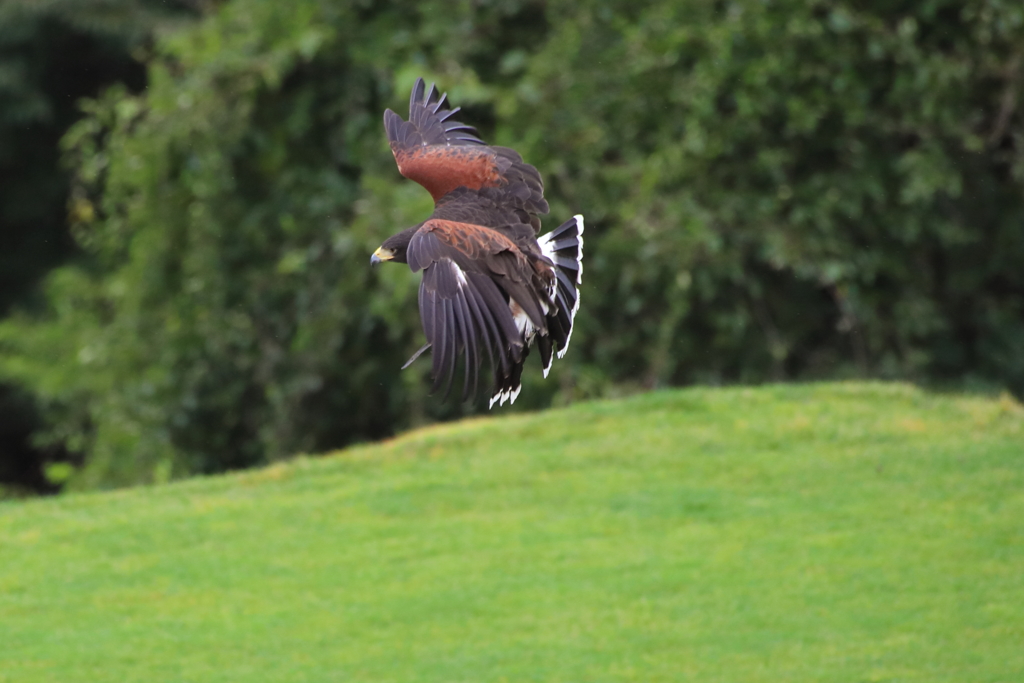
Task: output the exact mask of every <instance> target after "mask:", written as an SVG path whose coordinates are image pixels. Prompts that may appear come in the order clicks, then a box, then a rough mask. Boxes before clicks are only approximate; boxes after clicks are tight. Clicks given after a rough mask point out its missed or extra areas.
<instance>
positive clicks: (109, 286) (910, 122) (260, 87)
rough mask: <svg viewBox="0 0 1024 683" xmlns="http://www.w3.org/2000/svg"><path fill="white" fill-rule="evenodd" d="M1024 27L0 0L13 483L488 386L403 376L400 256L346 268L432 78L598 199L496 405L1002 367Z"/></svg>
mask: <svg viewBox="0 0 1024 683" xmlns="http://www.w3.org/2000/svg"><path fill="white" fill-rule="evenodd" d="M1022 52H1024V6H1022V5H1021V4H1020V3H1019V2H1017V1H1003V0H968V1H967V2H963V1H956V2H954V1H945V0H918V1H908V2H881V1H874V2H871V1H866V2H865V1H858V2H853V1H847V2H832V1H829V2H813V1H812V2H807V1H806V0H800V1H797V0H777V1H774V2H760V1H756V2H755V1H754V0H743V1H741V0H736V1H732V2H729V1H722V2H713V3H707V2H698V1H696V0H671V1H668V0H661V1H657V0H656V1H653V2H648V3H634V2H627V1H626V0H620V1H615V0H606V1H600V2H599V1H591V2H586V1H584V2H564V1H557V0H552V1H547V2H541V1H527V0H492V1H489V2H482V1H469V0H463V1H462V2H455V3H453V2H416V3H409V2H399V1H397V0H393V1H388V0H349V1H347V2H342V1H336V0H295V1H293V2H290V3H273V2H267V1H265V0H225V1H224V2H206V3H198V2H191V3H190V2H179V3H176V4H175V3H159V2H152V3H146V2H142V0H134V1H131V0H106V1H103V0H90V1H89V2H81V1H79V2H71V1H70V0H68V1H66V2H59V1H57V0H49V1H43V0H36V1H30V0H5V2H4V4H0V107H2V109H0V175H2V177H3V186H2V187H0V222H2V226H3V228H2V229H3V235H4V250H3V254H2V255H0V278H2V279H3V290H2V297H0V306H2V307H3V313H4V314H5V316H6V317H5V319H4V320H3V321H2V322H0V379H2V381H3V382H4V383H5V384H4V385H3V387H4V388H3V393H0V403H2V404H3V406H4V407H3V409H2V415H3V417H2V420H3V425H4V426H3V427H2V428H3V429H6V430H7V432H5V433H6V434H13V435H14V436H12V437H11V438H10V439H7V440H6V441H4V442H3V443H2V444H0V448H2V450H0V480H3V479H5V480H6V481H8V482H15V483H18V484H19V485H21V486H24V487H29V488H34V489H35V490H48V489H54V488H56V487H58V486H60V485H62V484H65V485H68V486H71V487H73V488H92V487H105V486H117V485H126V484H132V483H143V482H149V481H161V480H165V479H168V478H172V477H180V476H187V475H189V474H194V473H207V472H217V471H222V470H225V469H232V468H239V467H246V466H250V465H254V464H258V463H265V462H268V461H271V460H274V459H278V458H283V457H288V456H289V455H292V454H295V453H298V452H316V451H321V450H325V449H329V448H335V447H338V446H342V445H344V444H346V443H349V442H352V441H355V440H365V439H374V438H380V437H384V436H387V435H389V434H393V433H394V432H395V431H397V430H400V429H403V428H406V427H408V426H410V425H413V424H419V423H422V422H425V421H429V420H436V419H446V418H450V417H454V416H458V415H463V414H467V413H469V412H474V411H477V410H479V407H475V406H460V405H458V404H454V403H448V404H441V403H439V401H437V400H434V399H432V398H431V397H429V396H428V395H427V394H426V389H427V388H428V386H429V385H428V383H427V381H426V377H425V373H426V372H427V369H428V363H422V362H421V363H419V364H417V365H415V366H414V367H413V368H412V369H410V370H407V371H405V372H399V370H398V368H399V367H400V366H401V364H402V362H403V361H404V360H405V358H407V357H408V355H409V354H410V353H411V352H412V351H413V350H415V348H417V347H418V345H419V343H420V342H419V339H420V335H421V333H420V330H419V320H418V315H417V312H416V305H415V292H416V286H417V278H416V277H414V276H412V275H411V274H410V273H408V272H407V271H405V270H404V269H402V268H397V267H392V268H380V269H377V270H371V269H370V268H369V267H368V265H367V263H368V256H369V254H370V253H371V252H372V250H373V249H374V248H375V247H376V246H377V245H378V244H379V243H380V242H381V241H382V239H383V238H385V237H387V236H388V235H390V234H392V233H394V232H396V231H397V230H398V229H400V228H403V227H406V226H408V225H411V224H413V223H415V222H417V221H419V220H422V218H423V217H424V216H426V215H427V214H428V213H429V211H430V207H431V202H430V199H429V197H428V196H427V194H426V192H425V191H424V190H422V189H421V188H420V187H419V186H417V185H415V184H414V183H412V182H409V181H404V180H402V179H401V178H400V176H399V175H398V173H397V170H396V169H395V168H394V163H393V160H392V158H391V155H390V152H389V150H388V148H387V145H386V142H385V138H384V135H383V129H382V126H381V117H382V113H383V110H384V108H385V107H391V108H393V109H396V110H398V111H400V112H401V111H404V109H405V102H406V101H407V96H408V91H409V88H410V87H411V85H412V82H413V80H414V79H415V78H416V77H417V76H420V75H422V76H424V77H425V78H427V79H428V80H435V81H437V82H438V84H439V87H441V88H442V89H444V90H447V91H448V92H449V95H450V97H451V98H452V100H453V101H454V102H455V103H456V104H459V105H462V106H463V108H464V110H465V111H466V113H465V116H464V117H463V118H464V120H466V121H467V122H470V123H473V124H476V125H477V126H478V128H479V129H480V131H481V133H482V134H483V135H484V136H485V138H486V139H488V140H490V141H493V142H495V143H498V144H505V145H509V146H513V147H516V148H517V149H518V150H519V151H521V152H522V153H523V155H524V157H525V158H526V159H527V160H528V161H530V162H531V163H533V164H535V165H536V166H537V167H538V168H539V169H540V170H541V172H542V173H544V174H545V178H546V181H547V194H548V196H549V198H550V200H551V204H552V215H551V217H550V218H549V219H548V226H549V227H553V225H555V224H556V223H555V222H557V221H560V220H561V219H563V218H564V217H566V216H568V215H571V214H572V213H576V212H582V213H584V214H585V215H586V217H587V235H586V236H587V259H586V262H585V274H584V293H583V302H584V303H583V308H582V310H581V312H580V316H579V318H578V326H579V331H578V332H577V333H576V334H574V337H573V349H572V352H571V353H570V354H568V356H567V357H566V358H565V359H564V360H563V361H562V362H560V363H556V365H555V369H554V371H553V377H552V378H551V379H550V380H549V381H547V382H542V381H541V380H540V379H539V375H540V373H539V372H530V373H529V377H527V378H526V380H527V386H526V388H525V391H524V392H523V394H522V397H521V398H520V402H518V403H517V404H516V409H538V408H542V407H545V406H548V405H551V404H552V403H564V402H568V401H571V400H575V399H579V398H586V397H597V396H604V395H612V394H615V393H619V392H627V391H635V390H638V389H642V388H652V387H658V386H670V385H681V384H688V383H695V382H700V383H728V382H761V381H769V380H789V379H817V378H825V377H852V376H867V377H884V378H906V379H911V380H914V381H919V382H927V383H933V384H940V385H945V386H958V387H968V388H978V389H983V390H987V389H1001V388H1008V389H1010V390H1012V391H1014V392H1016V393H1018V395H1020V394H1022V393H1024V193H1022V189H1024V140H1022V135H1024V125H1022V124H1024V117H1022V113H1021V111H1020V105H1021V102H1022V97H1024V95H1022V88H1021V86H1022V85H1024V83H1022V79H1024V64H1022V62H1021V60H1022ZM82 98H84V99H82ZM44 274H45V276H44ZM15 442H16V443H15ZM12 444H13V445H12Z"/></svg>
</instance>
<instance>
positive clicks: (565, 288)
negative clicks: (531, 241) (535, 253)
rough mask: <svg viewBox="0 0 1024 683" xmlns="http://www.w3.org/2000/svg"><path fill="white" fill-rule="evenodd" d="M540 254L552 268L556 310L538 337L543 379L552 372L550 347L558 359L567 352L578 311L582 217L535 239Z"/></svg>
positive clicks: (581, 265)
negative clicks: (544, 334) (546, 334)
mask: <svg viewBox="0 0 1024 683" xmlns="http://www.w3.org/2000/svg"><path fill="white" fill-rule="evenodd" d="M537 243H538V244H539V245H540V250H541V253H542V254H544V256H546V257H547V258H548V259H549V260H550V261H551V263H553V264H554V266H555V287H554V292H552V297H551V298H552V301H553V303H554V304H555V307H556V309H557V310H553V311H552V312H551V313H549V314H548V316H547V318H548V319H547V324H548V336H547V337H543V336H542V337H538V344H537V346H538V349H539V350H540V353H541V360H542V361H543V363H544V376H545V377H547V376H548V372H549V371H550V370H551V355H552V354H551V352H552V347H554V351H555V352H556V354H557V355H558V357H559V358H561V357H562V356H564V355H565V352H566V351H567V350H568V349H569V340H570V339H571V338H572V326H573V322H574V321H575V320H576V311H578V310H580V283H582V282H583V216H581V215H576V216H573V217H572V218H570V219H569V220H567V221H566V222H565V223H562V224H561V225H560V226H558V227H557V228H555V229H554V230H552V231H551V232H549V233H548V234H546V235H543V236H541V237H538V238H537Z"/></svg>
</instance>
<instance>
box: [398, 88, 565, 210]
mask: <svg viewBox="0 0 1024 683" xmlns="http://www.w3.org/2000/svg"><path fill="white" fill-rule="evenodd" d="M458 111H459V108H458V107H456V108H455V109H449V108H448V104H447V95H443V94H442V95H438V92H437V89H436V88H435V87H434V86H433V85H431V86H430V89H429V90H427V89H426V86H425V84H424V82H423V79H422V78H418V79H416V85H415V86H413V89H412V95H411V97H410V99H409V120H408V121H404V120H402V117H401V116H399V115H398V114H396V113H395V112H393V111H391V110H390V109H388V110H387V111H385V112H384V128H385V130H386V131H387V135H388V142H389V143H390V144H391V151H392V153H393V154H394V155H395V161H396V162H397V164H398V170H399V172H400V173H401V174H402V175H403V176H405V177H406V178H409V179H410V180H415V181H416V182H417V183H419V184H420V185H422V186H423V187H425V188H426V189H427V191H428V192H430V196H431V197H433V198H434V201H435V202H437V201H438V200H440V199H441V198H442V197H444V196H445V195H447V194H448V193H449V192H452V191H453V190H456V189H458V188H460V187H465V188H468V189H470V190H480V189H482V188H496V189H498V190H499V192H498V193H497V196H498V197H499V199H500V201H501V202H502V203H506V204H507V205H508V206H509V207H511V208H515V209H521V210H523V211H526V212H527V213H529V214H533V215H537V214H546V213H547V212H548V203H547V201H546V200H545V199H544V182H543V181H542V180H541V177H540V173H538V172H537V169H536V168H534V167H533V166H531V165H530V164H527V163H525V162H524V161H523V158H522V157H521V156H519V153H518V152H516V151H515V150H513V149H509V148H507V147H489V146H487V145H486V144H484V142H483V141H482V140H480V139H479V138H477V137H476V130H475V129H474V128H473V127H471V126H467V125H466V124H463V123H460V122H458V121H455V120H453V119H452V117H453V116H454V115H455V114H456V113H458ZM535 227H536V228H538V229H539V222H538V223H537V226H535Z"/></svg>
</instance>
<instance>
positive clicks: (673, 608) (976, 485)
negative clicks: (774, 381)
mask: <svg viewBox="0 0 1024 683" xmlns="http://www.w3.org/2000/svg"><path fill="white" fill-rule="evenodd" d="M686 680H692V681H702V682H703V681H765V682H772V683H778V682H784V681H849V682H851V683H863V682H865V681H929V682H930V681H970V682H972V683H979V682H983V681H1005V682H1011V681H1024V410H1022V409H1021V407H1020V406H1019V405H1017V404H1016V403H1014V402H1013V401H1011V400H1009V399H1002V400H994V399H986V398H975V397H964V396H960V395H935V394H929V393H925V392H922V391H919V390H917V389H914V388H911V387H907V386H904V385H892V384H863V383H859V384H852V383H851V384H822V385H803V386H772V387H765V388H758V389H693V390H685V391H666V392H658V393H652V394H647V395H643V396H637V397H634V398H630V399H627V400H624V401H612V402H601V403H590V404H584V405H578V406H574V407H573V408H571V409H566V410H552V411H549V412H546V413H541V414H536V415H522V416H510V417H496V418H492V419H482V420H474V421H469V422H464V423H460V424H454V425H448V426H440V427H433V428H429V429H425V430H421V431H418V432H414V433H411V434H408V435H406V436H404V437H401V438H398V439H395V440H393V441H391V442H388V443H385V444H382V445H376V446H366V447H360V448H354V449H350V450H347V451H344V452H341V453H338V454H336V455H334V456H331V457H328V458H317V459H301V460H298V461H295V462H292V463H289V464H286V465H278V466H274V467H270V468H267V469H263V470H260V471H255V472H250V473H244V474H239V475H233V476H224V477H215V478H208V479H202V480H193V481H188V482H182V483H176V484H172V485H168V486H160V487H154V488H146V489H135V490H128V491H119V492H113V493H104V494H93V495H74V496H67V497H63V498H59V499H51V500H34V501H27V502H8V503H4V504H0V681H3V682H4V683H7V682H8V681H10V682H15V681H16V682H18V683H21V682H23V681H60V682H61V683H70V682H73V681H118V682H121V681H140V682H143V681H144V682H146V683H153V682H157V681H196V682H200V681H202V682H207V681H231V682H238V681H374V682H378V681H465V682H467V683H469V682H477V681H510V682H515V681H565V682H584V681H641V682H649V681H686Z"/></svg>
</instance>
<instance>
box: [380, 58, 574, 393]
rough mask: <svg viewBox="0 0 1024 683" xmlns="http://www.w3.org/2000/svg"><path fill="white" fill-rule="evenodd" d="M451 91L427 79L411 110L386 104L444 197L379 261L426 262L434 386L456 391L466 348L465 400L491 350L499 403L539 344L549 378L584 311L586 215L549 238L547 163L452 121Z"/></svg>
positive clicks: (418, 173) (397, 144) (417, 266)
mask: <svg viewBox="0 0 1024 683" xmlns="http://www.w3.org/2000/svg"><path fill="white" fill-rule="evenodd" d="M458 112H459V108H458V107H456V108H454V109H451V108H449V106H448V103H447V96H446V94H442V95H438V92H437V90H436V89H435V88H434V86H433V85H431V86H430V88H429V89H427V88H426V86H425V84H424V82H423V79H422V78H420V79H417V80H416V84H415V85H414V86H413V89H412V96H411V97H410V98H409V120H408V121H405V120H403V119H402V117H400V116H399V115H398V114H396V113H395V112H393V111H391V110H390V109H388V110H387V111H385V112H384V128H385V130H386V131H387V136H388V141H389V142H390V143H391V151H392V152H393V153H394V155H395V161H396V162H397V163H398V170H399V172H400V173H401V174H402V175H403V176H405V177H406V178H409V179H410V180H415V181H416V182H417V183H419V184H420V185H422V186H423V187H425V188H426V189H427V191H428V192H430V195H431V196H432V197H433V198H434V212H433V214H431V216H430V218H428V219H427V220H425V221H423V222H422V223H420V224H418V225H414V226H412V227H411V228H408V229H407V230H403V231H402V232H399V233H398V234H396V235H393V236H391V237H389V238H388V239H387V240H385V241H384V243H383V244H382V245H381V246H380V248H378V249H377V250H376V251H375V252H374V253H373V256H372V257H371V259H370V262H371V263H372V264H377V263H380V262H381V261H394V262H396V263H406V264H408V265H409V267H410V268H411V269H412V271H413V272H414V273H415V272H419V271H423V278H422V280H421V282H420V290H419V309H420V320H421V322H422V323H423V332H424V334H425V336H426V338H427V343H426V345H424V346H423V348H421V349H420V350H419V351H417V352H416V353H415V354H414V355H413V357H412V358H410V359H409V361H408V362H407V363H406V364H405V366H403V368H404V367H408V366H409V364H410V363H412V362H413V361H414V360H416V359H417V358H418V357H419V356H420V354H422V353H423V352H424V351H426V350H427V349H431V348H432V349H433V350H432V352H431V353H432V356H433V366H432V375H433V380H434V384H433V389H432V391H435V392H436V391H438V390H439V389H440V388H441V387H442V386H444V387H445V392H446V394H447V392H449V391H450V390H451V385H452V380H453V378H454V376H455V374H456V365H457V364H458V360H459V357H460V356H463V357H464V359H465V362H464V367H465V370H464V381H463V388H462V398H463V400H467V399H469V398H472V397H474V396H475V395H476V394H477V386H478V381H479V373H480V368H481V366H482V365H483V363H484V356H485V355H486V357H487V360H488V361H489V363H490V368H491V371H492V373H493V376H494V384H493V389H492V391H491V398H490V404H489V407H493V406H494V404H495V402H498V401H500V402H501V404H504V403H505V401H506V400H507V401H509V402H514V401H515V400H516V397H517V396H519V391H520V389H521V388H522V385H521V381H520V378H521V376H522V372H523V363H524V361H525V360H526V356H527V354H528V352H529V350H530V347H531V345H533V344H536V346H537V349H538V351H539V353H540V360H541V364H542V366H543V372H544V376H545V377H547V375H548V371H549V370H550V369H551V362H552V358H553V356H558V357H559V358H561V357H562V356H563V355H564V354H565V352H566V349H567V348H568V345H569V338H570V337H571V336H572V326H573V321H574V319H575V317H576V311H577V310H579V305H580V292H579V286H580V282H581V275H582V272H583V266H582V259H583V216H580V215H577V216H574V217H573V218H570V219H569V220H568V221H566V222H565V223H562V224H561V225H560V226H558V227H557V228H556V229H555V230H553V231H552V232H549V233H547V234H546V235H543V236H540V237H538V235H539V233H540V225H541V223H540V216H541V215H543V214H546V213H548V203H547V201H546V200H545V199H544V182H543V181H542V180H541V177H540V173H538V172H537V169H536V168H534V167H533V166H531V165H529V164H527V163H526V162H524V161H523V158H522V157H521V156H520V155H519V154H518V153H517V152H516V151H515V150H512V149H508V148H507V147H494V146H489V145H487V144H486V143H484V142H483V141H482V140H480V139H479V138H478V137H477V136H476V130H475V129H474V128H472V127H471V126H468V125H465V124H463V123H459V122H458V121H455V120H453V118H452V117H453V116H455V114H457V113H458Z"/></svg>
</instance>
